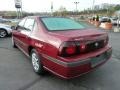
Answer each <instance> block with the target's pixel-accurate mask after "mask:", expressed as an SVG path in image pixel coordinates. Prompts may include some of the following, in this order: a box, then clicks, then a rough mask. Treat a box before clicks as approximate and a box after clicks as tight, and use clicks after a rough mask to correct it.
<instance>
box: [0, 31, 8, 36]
mask: <svg viewBox="0 0 120 90" xmlns="http://www.w3.org/2000/svg"><path fill="white" fill-rule="evenodd" d="M7 35H8V34H7V31H6V30H4V29H0V38H4V37H6V36H7Z"/></svg>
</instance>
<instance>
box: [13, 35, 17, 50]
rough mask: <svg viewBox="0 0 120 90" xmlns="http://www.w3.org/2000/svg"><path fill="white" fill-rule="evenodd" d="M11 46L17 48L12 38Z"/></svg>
mask: <svg viewBox="0 0 120 90" xmlns="http://www.w3.org/2000/svg"><path fill="white" fill-rule="evenodd" d="M12 46H13V48H17V46H16V44H15V42H14V40H13V37H12Z"/></svg>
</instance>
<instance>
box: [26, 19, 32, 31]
mask: <svg viewBox="0 0 120 90" xmlns="http://www.w3.org/2000/svg"><path fill="white" fill-rule="evenodd" d="M33 26H34V19H27V20H26V22H25V25H24V27H25V29H27V30H32V29H33Z"/></svg>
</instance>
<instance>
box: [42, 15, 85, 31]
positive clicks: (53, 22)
mask: <svg viewBox="0 0 120 90" xmlns="http://www.w3.org/2000/svg"><path fill="white" fill-rule="evenodd" d="M41 20H42V22H43V23H44V25H45V26H46V28H47V29H48V30H50V31H59V30H71V29H84V28H85V26H84V25H82V24H80V23H78V22H76V21H74V20H72V19H68V18H55V17H54V18H53V17H50V18H41Z"/></svg>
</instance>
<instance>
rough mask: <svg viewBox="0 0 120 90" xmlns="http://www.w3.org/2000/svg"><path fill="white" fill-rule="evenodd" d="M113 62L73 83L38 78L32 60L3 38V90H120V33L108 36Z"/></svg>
mask: <svg viewBox="0 0 120 90" xmlns="http://www.w3.org/2000/svg"><path fill="white" fill-rule="evenodd" d="M108 33H109V36H110V44H111V45H112V47H113V55H112V58H111V59H110V60H109V61H108V62H107V63H106V64H104V65H103V66H102V67H100V68H98V69H97V70H95V71H93V72H90V73H88V74H86V75H83V76H81V77H78V78H75V79H72V80H63V79H60V78H58V77H56V76H54V75H52V74H50V73H46V74H45V75H43V76H38V75H36V74H35V73H34V72H33V70H32V66H31V62H30V61H29V59H28V58H27V57H26V56H25V55H24V54H23V53H22V52H21V51H20V50H18V49H14V48H12V44H11V37H8V38H0V90H120V33H114V32H108Z"/></svg>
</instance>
